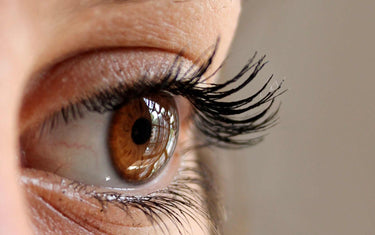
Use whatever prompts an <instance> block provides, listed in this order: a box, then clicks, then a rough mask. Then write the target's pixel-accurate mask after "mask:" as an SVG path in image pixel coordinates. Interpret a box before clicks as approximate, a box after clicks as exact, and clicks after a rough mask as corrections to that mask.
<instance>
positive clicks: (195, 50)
mask: <svg viewBox="0 0 375 235" xmlns="http://www.w3.org/2000/svg"><path fill="white" fill-rule="evenodd" d="M239 12H240V2H239V0H195V1H171V0H157V1H156V0H155V1H153V0H149V1H148V0H145V1H142V0H136V1H114V0H105V1H104V0H50V1H44V0H8V1H1V2H0V19H1V20H0V42H1V44H0V110H2V111H1V114H2V115H1V119H0V130H2V134H1V136H0V156H1V157H0V208H1V210H0V234H31V233H32V229H34V232H38V233H42V234H43V233H46V232H52V231H53V233H56V232H69V233H70V234H73V233H84V232H88V230H85V229H83V228H82V226H81V225H80V223H84V220H83V218H82V217H84V216H88V215H87V214H85V213H76V214H77V215H78V218H77V220H78V221H79V223H76V222H72V221H70V220H69V219H67V218H66V217H64V216H62V215H61V213H59V212H61V211H65V210H73V211H76V212H77V211H79V210H80V207H79V206H80V205H79V203H80V200H79V199H80V198H73V199H72V198H68V197H64V196H63V195H62V194H61V189H59V187H55V188H53V189H48V190H46V188H43V187H42V186H41V185H42V183H40V184H31V183H27V182H29V181H27V180H26V181H25V180H24V181H23V184H22V185H20V183H19V177H20V175H22V177H23V179H41V177H42V176H41V174H43V172H42V173H41V172H37V171H35V172H33V171H27V172H25V171H20V169H19V167H18V164H19V161H18V159H17V156H18V151H19V150H18V149H19V147H18V137H19V136H18V135H19V130H20V129H22V128H23V127H22V125H23V124H22V123H23V122H25V121H26V120H27V115H24V116H22V115H21V117H20V112H19V111H20V110H19V109H20V107H21V103H22V102H23V101H22V99H23V96H24V93H25V89H26V91H27V90H28V89H29V88H28V87H26V86H27V84H30V79H33V78H34V77H35V76H36V75H37V74H38V73H40V71H43V70H44V69H46V68H48V67H50V66H52V65H54V64H56V63H58V62H60V61H62V60H64V59H66V58H70V57H74V56H75V55H78V54H80V53H82V52H85V51H92V50H95V49H99V48H100V49H101V48H126V49H132V48H152V49H156V50H158V51H165V52H169V53H176V54H177V53H179V52H180V51H181V50H182V49H183V50H184V55H183V56H184V57H185V58H186V59H188V60H191V61H194V60H195V59H197V58H198V57H199V56H200V55H201V54H202V52H204V50H206V49H207V48H209V47H210V46H212V45H214V44H215V43H216V41H217V38H218V36H220V44H219V48H218V51H217V57H216V59H215V61H214V66H213V67H214V68H215V67H217V65H218V64H219V63H220V62H221V61H222V60H223V59H224V57H225V55H226V53H227V51H228V48H229V45H230V42H231V40H232V37H233V35H234V31H235V28H236V24H237V20H238V16H239ZM33 99H38V97H37V96H33ZM34 102H36V101H35V100H34ZM30 103H31V106H32V103H33V102H30ZM22 107H24V106H22ZM28 108H32V107H28ZM25 109H26V108H25ZM43 111H44V110H41V112H43ZM21 113H22V110H21ZM26 113H27V112H26ZM18 120H20V122H18ZM47 176H48V177H47ZM47 176H46V175H45V174H44V177H45V178H48V179H47V180H46V181H49V182H50V183H51V182H53V181H54V176H50V175H47ZM55 184H56V185H58V183H56V182H55ZM21 186H22V187H21ZM23 190H24V191H25V192H26V197H24V196H23ZM43 197H44V198H59V197H60V198H62V201H63V202H61V203H58V204H57V205H58V207H57V209H56V208H55V209H51V207H50V205H49V204H48V203H46V202H45V201H43V200H38V198H39V199H40V198H43ZM25 198H26V199H25ZM51 200H52V199H51ZM87 200H88V201H87V202H90V201H89V199H87ZM28 202H29V203H30V206H29V205H28V204H27V203H28ZM52 203H53V202H52ZM30 207H31V209H32V210H33V209H34V213H31V216H29V217H28V215H30V213H29V211H30V210H29V209H30ZM35 211H36V212H35ZM85 212H87V213H88V210H87V211H85ZM116 213H118V211H115V210H113V211H111V215H112V216H115V215H117V214H116ZM90 216H92V217H95V216H97V217H96V218H93V219H96V221H103V220H104V217H103V218H102V217H100V216H103V215H97V214H96V212H93V213H91V214H90ZM105 216H107V217H108V214H106V215H105ZM121 216H122V217H121ZM30 217H32V218H31V219H30ZM123 217H124V215H123V214H121V215H118V218H117V220H116V221H130V220H129V219H128V218H123ZM135 218H136V219H135V220H138V222H139V223H143V222H144V221H145V220H146V219H145V218H144V217H142V216H138V215H135ZM107 222H108V223H107V224H105V222H103V223H104V224H102V225H101V226H102V227H101V231H104V232H108V233H115V234H116V233H128V232H132V233H137V232H139V233H144V232H147V231H148V232H150V233H152V232H153V230H152V229H150V228H149V227H147V226H144V227H141V228H136V229H134V228H132V227H133V225H134V223H133V222H131V223H130V222H128V223H127V224H126V223H125V224H124V225H121V224H120V226H117V227H116V226H113V224H111V223H114V220H108V221H107ZM110 222H111V223H110ZM145 223H146V222H145ZM124 227H126V229H124ZM192 229H193V230H196V231H200V229H199V227H193V228H192ZM35 230H38V231H35ZM93 231H94V232H95V231H96V232H98V231H97V230H93Z"/></svg>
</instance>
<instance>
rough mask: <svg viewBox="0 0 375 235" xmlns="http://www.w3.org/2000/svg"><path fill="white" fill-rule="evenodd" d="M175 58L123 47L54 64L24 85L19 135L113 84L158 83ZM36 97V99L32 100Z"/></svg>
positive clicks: (183, 61) (183, 62)
mask: <svg viewBox="0 0 375 235" xmlns="http://www.w3.org/2000/svg"><path fill="white" fill-rule="evenodd" d="M176 56H177V55H176V54H174V53H169V52H164V51H160V50H156V49H124V48H122V49H112V50H104V51H99V52H98V51H96V52H91V53H86V54H83V55H80V56H77V57H75V58H72V59H68V60H67V61H64V62H62V63H60V64H57V65H55V66H53V67H51V68H49V69H48V70H46V71H44V72H42V73H40V74H38V75H36V76H34V77H33V78H32V79H31V80H30V82H29V83H28V84H27V86H26V89H25V95H24V98H23V101H22V107H21V109H20V120H19V128H20V132H21V133H22V132H23V131H24V130H25V128H27V127H31V126H35V125H37V124H38V123H40V122H41V121H43V120H44V119H46V118H47V116H49V115H52V114H53V113H54V112H56V111H59V110H60V109H61V107H66V106H69V105H70V104H72V103H75V102H77V101H79V100H82V99H83V98H85V97H90V95H92V94H93V93H95V92H97V91H98V90H99V91H100V90H103V89H105V88H106V87H110V86H113V85H114V84H119V83H121V84H122V86H123V87H124V88H126V87H127V86H129V87H131V86H133V85H134V84H135V83H136V82H137V81H139V79H147V80H149V81H150V82H152V81H157V80H159V79H160V78H161V77H163V76H165V75H166V74H167V73H168V72H169V69H170V67H171V66H172V64H173V62H174V61H175V59H176ZM179 60H181V62H180V63H181V68H182V69H183V70H184V69H188V68H190V67H191V66H193V63H192V62H191V61H190V60H188V59H186V58H184V57H180V58H179ZM142 82H143V81H142ZM145 82H147V81H145ZM103 87H104V88H103ZM36 94H37V96H38V99H35V98H34V97H35V95H36ZM36 111H37V112H36Z"/></svg>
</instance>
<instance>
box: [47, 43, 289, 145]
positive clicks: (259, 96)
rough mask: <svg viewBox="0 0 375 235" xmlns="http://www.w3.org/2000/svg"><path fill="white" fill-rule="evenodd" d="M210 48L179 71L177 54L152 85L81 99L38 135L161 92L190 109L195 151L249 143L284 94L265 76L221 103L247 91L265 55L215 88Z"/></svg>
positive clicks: (269, 122)
mask: <svg viewBox="0 0 375 235" xmlns="http://www.w3.org/2000/svg"><path fill="white" fill-rule="evenodd" d="M216 48H217V47H216V46H215V47H214V48H213V49H212V48H211V50H212V52H211V53H206V54H205V53H204V54H203V55H202V56H201V57H200V58H199V59H198V60H197V61H195V63H194V64H195V65H192V66H191V67H190V68H188V69H187V71H184V72H183V69H182V67H183V66H184V63H183V61H184V60H183V59H182V58H183V55H182V54H183V53H180V54H179V55H177V56H176V58H175V61H174V62H173V64H172V65H171V66H170V69H169V70H168V72H167V73H166V74H165V75H164V77H162V78H160V79H159V80H158V81H157V82H154V81H150V80H149V79H139V80H138V82H136V83H135V84H134V85H132V86H131V87H125V86H123V85H121V84H120V85H118V86H117V87H112V88H110V89H106V90H102V91H99V92H97V93H96V94H94V95H92V96H90V97H86V98H83V99H81V100H80V101H78V102H77V103H75V104H71V105H69V106H67V107H64V108H62V109H61V111H60V112H58V113H55V114H53V115H52V117H51V118H48V119H47V120H48V123H44V124H43V127H42V128H41V130H42V131H43V130H44V129H45V126H48V129H49V130H51V129H53V127H54V126H56V125H58V122H59V120H61V119H62V120H64V121H65V123H68V122H69V121H70V120H74V119H77V118H81V117H83V116H84V112H85V111H86V110H88V111H93V112H99V113H105V112H108V111H114V110H116V109H118V108H120V107H121V106H123V105H124V104H126V102H128V101H129V100H131V99H133V98H139V97H143V96H147V95H154V94H158V93H160V92H163V91H167V92H170V93H172V94H174V95H181V96H183V97H185V98H187V99H188V100H189V101H190V103H191V104H192V106H193V107H194V110H193V115H192V117H191V120H193V123H194V125H193V127H195V128H196V129H197V130H198V131H199V132H200V133H201V134H203V135H201V136H203V137H204V138H201V139H200V143H198V144H197V147H199V146H209V145H214V146H217V147H223V148H241V147H247V146H251V145H255V144H257V143H259V142H260V141H261V140H262V139H263V137H264V135H262V134H259V133H261V132H263V131H265V130H267V129H269V128H270V127H273V126H274V125H275V124H276V123H277V121H278V115H277V114H278V111H279V108H280V105H278V106H277V107H274V106H275V105H274V104H275V100H276V98H277V97H278V96H279V95H281V94H282V93H284V92H285V90H284V91H282V90H281V87H282V82H281V83H280V84H278V85H277V86H276V87H275V88H272V87H273V86H272V85H271V82H272V81H273V76H271V77H270V78H269V79H268V80H267V81H266V82H265V83H264V85H263V86H262V87H261V88H260V89H259V90H258V91H256V92H255V93H253V94H251V95H249V96H248V97H245V98H243V99H238V100H234V101H227V99H229V98H230V97H231V96H232V95H235V94H237V93H238V92H241V91H242V90H244V89H245V88H246V87H248V86H249V84H250V83H251V82H252V81H253V80H254V79H255V78H256V77H257V75H258V74H259V72H260V70H261V69H262V68H263V67H264V66H265V65H266V63H267V62H266V61H265V56H263V57H261V58H260V59H259V60H258V61H256V62H254V61H255V58H256V53H255V54H254V56H253V57H251V58H250V59H249V61H248V62H247V63H246V64H245V66H244V67H243V68H242V69H241V71H240V72H239V73H238V74H236V75H235V76H234V77H233V78H232V79H229V80H228V81H226V82H224V83H219V84H215V83H207V82H206V81H207V80H209V78H211V77H213V76H214V75H215V74H216V73H217V72H218V71H219V70H220V68H221V67H222V66H219V68H218V69H217V70H216V71H214V72H213V73H212V74H211V75H209V76H204V75H205V74H206V73H207V71H208V70H209V69H210V68H211V66H212V62H213V60H214V57H215V52H216ZM207 54H208V56H205V55H207ZM205 57H208V58H207V59H206V58H205ZM197 65H198V66H197ZM237 83H239V84H237ZM236 84H237V85H236ZM233 86H234V87H233ZM267 89H268V91H267ZM60 117H62V118H60Z"/></svg>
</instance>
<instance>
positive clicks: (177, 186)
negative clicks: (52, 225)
mask: <svg viewBox="0 0 375 235" xmlns="http://www.w3.org/2000/svg"><path fill="white" fill-rule="evenodd" d="M195 158H196V157H195V154H188V159H187V161H184V165H185V168H186V169H185V170H181V172H182V175H181V174H180V175H178V176H177V178H176V179H175V180H174V181H173V182H172V184H173V185H174V186H172V188H169V186H167V187H166V188H165V189H161V190H159V191H160V193H158V192H156V193H152V194H150V195H149V196H147V197H146V198H145V199H144V200H145V201H144V204H143V203H140V202H137V200H141V201H142V200H143V199H142V198H139V197H130V198H128V199H127V200H128V201H126V200H124V202H125V203H116V201H108V200H104V199H103V198H100V195H102V194H95V193H93V190H92V187H89V186H85V185H82V184H77V183H74V182H72V181H70V180H67V179H63V178H61V177H59V176H57V175H55V174H53V173H48V172H44V171H39V170H34V169H23V170H22V177H21V180H22V183H23V184H24V186H25V187H24V188H25V190H26V191H27V194H26V195H27V197H28V200H29V202H35V203H36V204H35V203H31V207H32V209H31V211H32V214H33V218H34V219H35V218H38V217H40V216H41V215H40V213H46V214H51V215H50V216H57V215H62V216H63V217H65V219H69V220H71V221H73V222H74V223H73V226H77V228H81V229H85V230H87V231H91V232H94V233H97V232H103V231H104V232H106V233H110V234H122V233H126V234H127V233H129V232H130V231H131V232H132V234H133V232H135V231H134V229H135V228H139V229H142V233H143V232H145V230H144V229H146V230H150V229H151V228H152V230H153V231H155V230H154V229H155V228H156V229H165V228H162V226H163V225H161V224H159V223H160V221H157V217H156V221H154V222H152V221H153V219H155V218H153V219H151V217H152V215H147V213H146V214H145V211H146V212H147V211H148V209H147V208H145V207H144V205H145V204H147V203H148V202H151V201H153V200H154V201H155V203H156V204H151V205H153V206H152V208H153V210H155V211H156V213H157V214H159V216H161V217H160V218H163V221H164V222H166V223H167V224H168V226H169V227H170V228H171V229H172V230H173V229H174V230H176V232H177V231H178V230H179V229H188V227H189V226H193V227H194V226H195V227H197V226H198V227H199V226H203V225H202V224H204V223H206V224H208V223H207V222H203V221H207V220H208V217H207V216H208V215H207V214H206V213H207V212H205V211H206V209H205V207H204V206H203V205H204V203H205V201H206V198H205V193H204V192H203V191H204V190H203V188H202V185H201V183H202V180H203V181H204V180H206V181H210V179H208V178H206V179H202V178H201V175H200V174H196V173H197V172H199V167H198V165H196V164H191V163H193V162H195V160H194V159H195ZM197 167H198V168H197ZM194 169H195V170H194ZM192 172H195V173H193V174H192ZM182 182H183V183H182ZM197 182H199V183H197ZM186 186H188V188H186ZM163 190H166V191H163ZM168 190H172V191H176V192H178V191H179V190H181V191H180V192H179V194H181V195H185V196H184V197H187V198H185V200H187V201H185V202H184V203H183V204H181V202H178V201H179V200H181V198H180V196H177V194H170V192H169V194H168ZM172 191H171V192H172ZM189 192H190V193H189ZM197 193H199V195H198V194H197ZM108 195H109V197H107V199H109V198H111V197H110V196H111V195H110V193H109V194H108ZM164 197H165V199H163V198H164ZM189 198H190V199H189ZM132 200H133V201H132ZM163 200H166V201H165V202H164V201H163ZM174 200H177V202H176V203H174V202H173V201H174ZM163 203H165V204H163ZM159 204H160V206H161V205H163V206H162V207H160V208H158V205H159ZM184 204H185V205H184ZM142 207H144V208H142ZM166 207H169V209H168V211H170V212H166V211H163V208H166ZM40 210H42V211H43V212H41V211H40ZM174 210H177V211H179V213H177V214H174V215H171V214H166V213H172V212H171V211H174ZM182 212H183V213H184V214H185V215H184V217H185V219H186V218H190V217H189V216H187V215H193V216H195V217H196V218H195V219H196V220H197V221H194V220H193V219H192V218H190V219H188V220H189V221H185V222H183V224H182V225H181V224H179V223H178V222H176V220H174V219H173V218H174V217H173V216H178V218H179V220H182V221H183V220H184V219H183V218H181V216H182V215H183V214H181V213H182ZM174 213H176V212H174ZM46 214H45V215H46ZM45 215H44V216H45ZM150 216H151V217H150ZM171 218H172V219H171ZM197 218H198V219H197ZM150 219H151V220H150ZM34 222H36V223H37V224H38V223H40V221H34ZM155 222H156V223H155ZM164 222H163V223H164ZM197 223H199V224H197ZM107 225H108V226H109V227H110V230H107V229H109V227H108V226H107ZM156 225H157V226H156ZM40 226H42V225H40ZM45 226H46V225H45ZM155 226H156V227H155ZM160 226H161V228H159V227H160ZM183 227H184V228H183ZM139 231H141V230H139Z"/></svg>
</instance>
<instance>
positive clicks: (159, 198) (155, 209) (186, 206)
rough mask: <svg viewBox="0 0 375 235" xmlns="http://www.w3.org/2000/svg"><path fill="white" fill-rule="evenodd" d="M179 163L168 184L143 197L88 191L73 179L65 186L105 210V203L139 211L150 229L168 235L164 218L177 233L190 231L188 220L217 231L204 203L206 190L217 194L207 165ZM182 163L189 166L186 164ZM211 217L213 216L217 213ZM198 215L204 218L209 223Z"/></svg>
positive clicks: (125, 211) (197, 162) (190, 161)
mask: <svg viewBox="0 0 375 235" xmlns="http://www.w3.org/2000/svg"><path fill="white" fill-rule="evenodd" d="M183 162H184V163H185V164H184V165H185V166H184V165H183V166H181V167H180V169H179V170H178V172H179V173H178V174H177V175H176V177H175V179H174V180H173V181H172V182H171V184H170V185H168V186H167V187H166V188H164V189H161V190H158V191H156V192H153V193H151V194H149V195H146V196H125V195H122V194H121V193H119V192H111V191H108V192H95V191H89V190H87V188H86V185H85V184H82V183H80V182H73V183H71V184H70V185H69V186H70V187H72V188H73V189H74V190H75V191H77V192H80V193H83V194H85V195H87V196H90V197H93V198H95V199H96V200H98V202H99V203H100V204H101V205H102V210H105V209H106V207H108V206H109V205H111V206H116V207H118V208H120V209H121V210H123V211H124V213H127V214H128V213H129V210H130V209H137V210H140V211H141V212H142V213H144V214H145V215H146V217H147V218H148V220H149V221H150V222H151V223H152V224H153V226H154V228H156V227H157V228H159V229H160V230H161V231H162V233H163V234H166V233H168V234H171V233H170V228H169V227H168V225H167V223H166V221H165V219H167V220H169V221H170V222H171V223H172V224H173V225H174V226H175V228H176V229H177V231H179V234H185V233H187V234H190V233H191V231H189V228H188V227H186V225H188V226H189V227H190V228H191V224H189V221H192V222H194V223H196V225H198V226H199V227H200V228H201V230H202V231H208V232H212V233H213V234H218V233H219V230H218V229H217V226H218V224H217V223H216V221H217V220H218V219H217V218H215V217H213V216H211V213H209V212H207V208H206V207H205V206H204V205H205V204H206V202H207V201H208V196H207V195H208V194H207V193H206V192H210V193H213V194H215V195H217V192H216V191H217V190H216V188H215V187H214V184H213V183H212V180H213V178H212V177H211V174H212V173H211V172H210V170H209V166H206V163H204V162H203V161H201V160H199V159H196V160H190V159H189V160H187V159H183ZM186 163H190V164H189V165H193V166H186ZM191 175H193V177H192V176H191ZM194 185H195V186H198V188H202V189H203V193H202V192H200V191H198V190H197V189H194V188H193V187H194ZM214 216H216V217H217V215H214ZM197 218H198V219H197ZM199 218H202V219H203V220H205V221H208V222H209V224H206V223H204V221H202V219H199Z"/></svg>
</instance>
